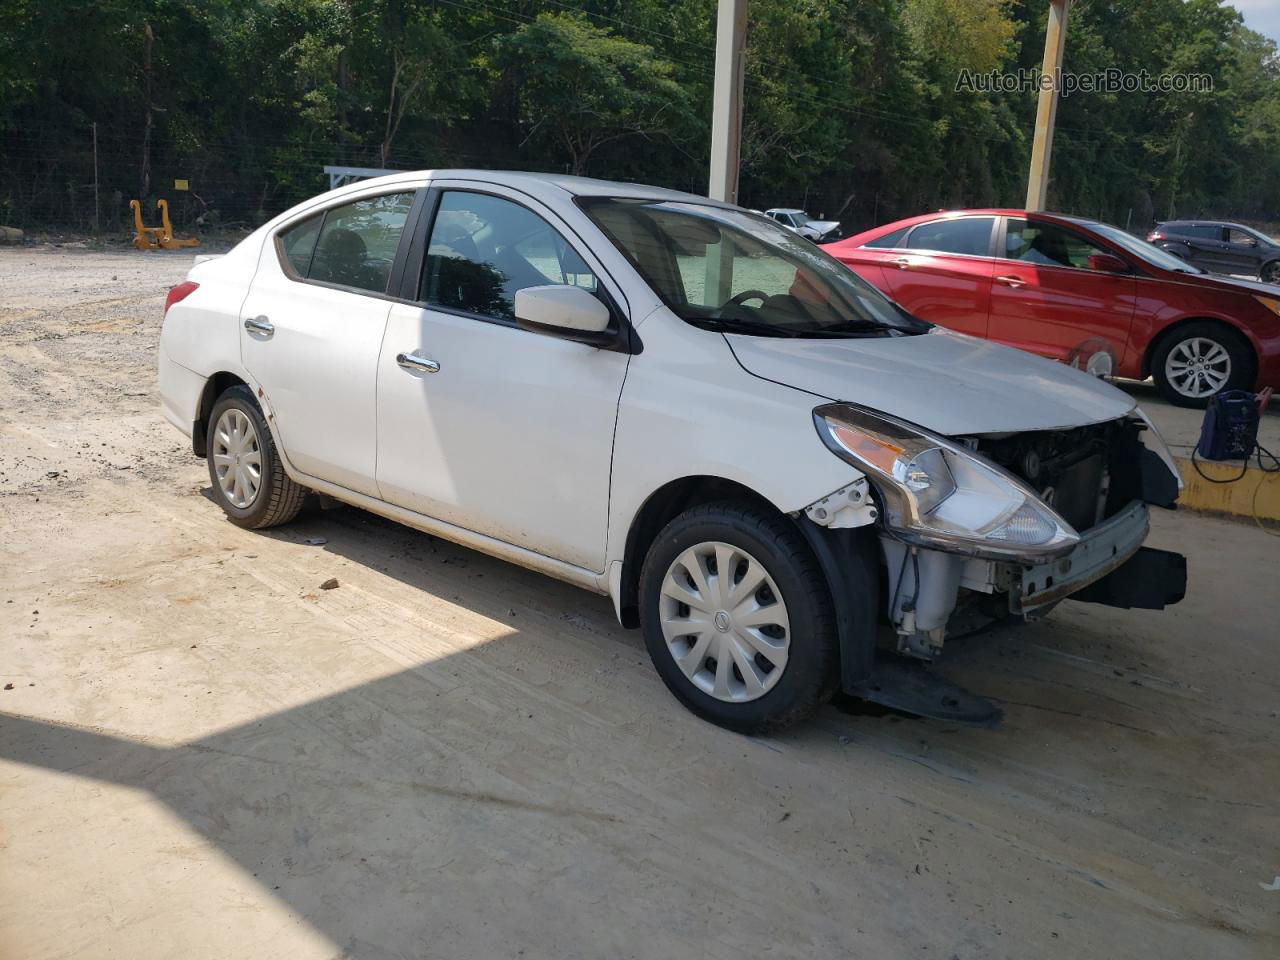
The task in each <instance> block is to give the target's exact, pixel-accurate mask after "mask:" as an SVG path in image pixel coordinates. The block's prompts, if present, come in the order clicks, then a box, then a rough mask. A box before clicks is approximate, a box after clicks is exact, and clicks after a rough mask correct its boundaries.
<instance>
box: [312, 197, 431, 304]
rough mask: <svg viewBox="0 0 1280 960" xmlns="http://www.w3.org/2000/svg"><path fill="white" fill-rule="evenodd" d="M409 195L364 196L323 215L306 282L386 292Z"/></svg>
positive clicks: (408, 202)
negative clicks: (312, 281) (362, 198)
mask: <svg viewBox="0 0 1280 960" xmlns="http://www.w3.org/2000/svg"><path fill="white" fill-rule="evenodd" d="M411 206H413V194H412V193H390V194H386V195H385V196H381V197H367V198H365V199H364V200H357V201H355V202H354V203H348V204H345V205H343V206H341V207H333V208H332V209H330V210H327V211H326V212H325V215H324V225H323V226H322V227H321V228H320V239H319V241H317V243H316V252H315V255H314V256H312V258H311V272H310V273H309V274H308V275H307V279H309V280H319V281H321V282H323V283H336V284H339V285H340V286H344V287H356V288H358V289H360V290H370V291H373V292H375V293H386V290H387V280H388V279H389V278H390V276H391V263H392V261H394V260H395V258H396V249H397V248H398V247H399V246H400V234H401V233H402V232H403V231H404V224H405V220H407V219H408V217H409V208H410V207H411Z"/></svg>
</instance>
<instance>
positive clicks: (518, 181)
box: [352, 169, 733, 207]
mask: <svg viewBox="0 0 1280 960" xmlns="http://www.w3.org/2000/svg"><path fill="white" fill-rule="evenodd" d="M423 178H429V179H432V180H474V181H477V182H479V183H492V184H499V185H501V186H506V187H512V188H515V189H517V190H524V191H525V192H526V193H530V194H534V195H535V196H538V195H542V196H545V195H546V194H547V193H556V192H559V193H567V194H570V195H571V196H575V197H627V198H630V199H637V200H666V201H673V202H680V203H702V204H710V205H714V206H720V207H729V206H733V205H732V204H727V203H721V202H720V201H718V200H712V199H710V198H709V197H702V196H698V195H697V194H693V193H683V192H681V191H679V190H668V189H667V188H665V187H654V186H649V185H648V184H643V183H622V182H619V181H614V180H594V179H592V178H590V177H572V176H569V175H568V174H560V173H525V172H522V171H518V170H474V169H470V170H468V169H463V170H451V169H444V170H413V171H410V170H406V171H404V172H403V173H394V174H391V175H389V176H385V177H377V178H374V179H371V180H361V181H359V183H358V184H353V185H352V186H359V187H360V188H361V189H364V188H368V187H371V186H375V187H376V186H379V185H382V184H386V185H392V184H395V183H399V182H402V181H405V180H422V179H423Z"/></svg>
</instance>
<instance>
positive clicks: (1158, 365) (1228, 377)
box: [1151, 321, 1253, 407]
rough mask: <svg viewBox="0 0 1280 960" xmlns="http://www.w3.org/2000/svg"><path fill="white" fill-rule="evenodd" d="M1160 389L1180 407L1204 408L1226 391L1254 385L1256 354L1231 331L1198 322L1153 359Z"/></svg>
mask: <svg viewBox="0 0 1280 960" xmlns="http://www.w3.org/2000/svg"><path fill="white" fill-rule="evenodd" d="M1151 372H1152V375H1153V376H1154V377H1155V381H1156V387H1157V388H1159V390H1160V392H1161V393H1162V394H1164V396H1165V397H1166V398H1167V399H1168V400H1170V401H1171V402H1172V403H1174V404H1177V405H1178V406H1180V407H1204V406H1206V405H1207V404H1208V403H1209V400H1210V399H1211V398H1212V397H1213V396H1214V395H1215V394H1218V393H1221V392H1222V391H1223V390H1244V389H1248V388H1249V386H1251V385H1252V383H1253V351H1252V349H1251V348H1250V347H1249V344H1248V342H1247V341H1245V339H1244V338H1243V337H1242V336H1241V335H1240V334H1238V333H1236V332H1235V331H1234V330H1232V329H1230V328H1229V327H1226V326H1223V325H1222V324H1220V323H1215V322H1213V321H1197V322H1195V323H1188V324H1186V325H1185V326H1182V327H1179V328H1178V329H1177V330H1175V331H1174V332H1173V333H1171V334H1168V335H1167V336H1166V337H1165V338H1164V339H1163V340H1162V341H1161V342H1160V345H1159V347H1157V349H1156V352H1155V354H1154V356H1153V357H1152V358H1151Z"/></svg>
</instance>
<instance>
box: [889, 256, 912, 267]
mask: <svg viewBox="0 0 1280 960" xmlns="http://www.w3.org/2000/svg"><path fill="white" fill-rule="evenodd" d="M889 262H890V263H892V264H893V265H894V266H896V267H897V268H898V269H899V270H910V269H911V260H910V258H908V257H894V258H893V259H892V260H890V261H889Z"/></svg>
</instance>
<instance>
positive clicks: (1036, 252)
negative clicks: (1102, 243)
mask: <svg viewBox="0 0 1280 960" xmlns="http://www.w3.org/2000/svg"><path fill="white" fill-rule="evenodd" d="M1008 224H1009V226H1008V230H1007V231H1006V233H1005V254H1004V255H1005V259H1006V260H1021V261H1022V262H1024V263H1036V264H1041V265H1043V266H1046V267H1075V268H1077V269H1081V270H1087V269H1089V257H1090V256H1092V255H1093V254H1095V253H1106V252H1107V251H1106V250H1103V249H1102V248H1101V247H1099V246H1096V245H1095V244H1092V243H1090V242H1089V241H1088V240H1086V239H1085V238H1084V237H1082V236H1080V234H1078V233H1073V232H1072V231H1070V230H1066V229H1064V228H1062V227H1059V226H1057V225H1056V224H1052V223H1041V222H1039V221H1035V220H1019V219H1015V218H1013V217H1010V218H1009V221H1008Z"/></svg>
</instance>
